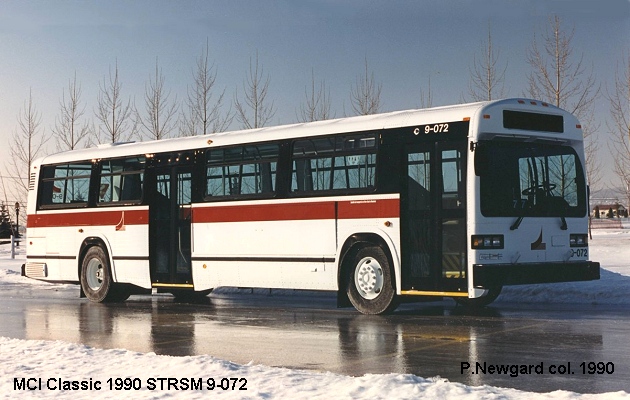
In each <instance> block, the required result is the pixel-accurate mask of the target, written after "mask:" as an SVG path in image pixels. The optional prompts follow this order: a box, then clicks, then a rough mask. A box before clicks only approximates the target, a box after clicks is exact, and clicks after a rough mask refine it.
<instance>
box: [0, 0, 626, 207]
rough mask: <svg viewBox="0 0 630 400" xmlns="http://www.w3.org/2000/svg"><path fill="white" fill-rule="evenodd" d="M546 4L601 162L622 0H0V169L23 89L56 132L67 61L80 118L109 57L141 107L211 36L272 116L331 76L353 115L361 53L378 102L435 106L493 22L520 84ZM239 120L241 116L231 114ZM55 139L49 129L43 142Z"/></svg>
mask: <svg viewBox="0 0 630 400" xmlns="http://www.w3.org/2000/svg"><path fill="white" fill-rule="evenodd" d="M552 15H558V16H559V17H560V18H561V21H562V24H563V27H565V28H566V29H567V30H571V29H575V34H574V37H573V42H572V45H573V49H574V55H575V57H576V61H577V58H578V57H583V59H584V64H585V65H586V66H587V67H588V69H590V68H591V66H592V68H593V74H594V76H595V78H596V79H597V82H598V84H601V88H602V90H601V93H602V96H600V98H599V100H598V101H597V105H596V120H597V124H598V125H599V126H600V129H599V132H598V134H599V136H598V141H600V142H602V143H603V145H602V146H601V147H602V151H601V152H600V153H602V154H601V158H602V159H603V160H604V163H605V165H606V169H609V168H610V165H609V163H610V157H607V153H608V145H607V143H608V142H609V133H608V129H607V126H606V122H607V121H608V120H609V119H610V116H609V111H608V101H607V100H606V98H605V93H606V90H611V89H613V86H612V84H613V80H614V74H615V69H616V67H617V65H618V64H619V63H620V62H622V61H623V60H624V54H625V57H628V54H629V53H630V40H629V39H630V1H628V0H603V1H597V2H595V1H590V0H507V1H506V0H484V1H473V0H449V1H443V0H422V1H415V0H414V1H411V0H409V1H403V0H400V1H374V0H365V1H363V0H347V1H332V0H306V1H300V2H296V1H290V0H271V1H255V0H251V1H250V0H235V1H219V0H217V1H162V0H138V1H121V0H112V1H93V0H92V1H90V0H88V1H73V0H67V1H33V0H20V1H16V0H2V1H1V2H0V143H3V145H2V147H0V154H1V158H2V162H0V171H1V174H2V176H5V177H7V176H8V171H7V169H6V163H7V158H8V153H9V151H8V145H7V142H8V140H9V139H10V138H11V137H12V136H13V135H14V134H15V133H16V132H18V129H19V127H18V115H19V114H20V112H21V111H22V110H23V109H24V108H25V101H26V100H27V99H28V96H29V92H30V93H31V95H32V99H33V104H34V106H35V108H36V110H37V112H38V113H39V114H40V115H41V125H40V132H41V134H42V135H44V136H46V137H47V136H50V134H51V129H52V128H53V126H54V124H55V119H56V118H58V116H59V103H60V100H61V98H62V95H63V94H64V91H67V87H68V82H69V80H70V79H72V78H73V76H74V75H75V74H76V77H77V82H78V83H79V85H80V86H81V89H82V96H81V101H82V103H83V106H84V107H85V114H84V117H83V118H84V120H85V121H88V120H95V118H94V111H95V108H96V104H97V96H98V92H99V87H100V86H102V85H103V82H104V80H105V79H106V77H107V76H108V74H109V71H110V70H112V69H114V68H115V66H116V65H117V66H118V72H119V77H120V82H121V83H122V95H123V97H124V98H129V99H131V101H133V102H135V104H136V107H137V108H138V109H139V110H140V112H142V111H143V109H144V92H145V85H146V84H147V82H148V80H149V79H150V77H151V75H153V74H154V70H155V64H156V60H157V63H158V65H159V67H160V68H161V70H162V75H163V76H164V78H165V88H166V90H168V91H170V93H171V94H170V99H171V100H175V98H177V100H178V101H182V100H183V99H185V97H186V94H187V90H188V88H189V87H190V86H191V85H192V82H193V79H192V72H193V69H194V67H195V63H196V60H197V58H198V57H199V56H200V55H201V54H202V51H203V50H204V49H205V47H206V43H207V44H208V47H209V60H210V62H211V63H212V64H213V65H214V68H215V72H216V78H217V79H216V85H217V88H219V89H221V90H223V89H225V93H226V94H225V96H226V101H227V103H231V102H232V100H233V98H234V97H235V94H236V92H237V91H239V92H240V93H241V95H242V91H243V84H244V81H245V79H246V76H247V73H248V69H249V65H250V60H252V58H255V57H256V54H258V57H259V63H260V66H261V67H262V68H263V73H264V75H265V76H268V77H269V95H268V96H269V99H270V100H272V101H273V103H274V107H275V109H276V113H275V115H274V117H273V118H272V119H271V121H270V122H269V123H268V125H278V124H286V123H293V122H297V120H298V115H299V113H300V106H301V105H303V104H304V103H305V92H306V90H307V87H308V86H310V84H311V77H312V76H314V78H315V80H316V81H317V82H320V81H325V84H326V86H327V87H328V88H329V90H330V99H331V108H332V114H333V116H335V117H344V116H347V115H351V114H352V106H351V100H350V97H351V96H350V93H351V89H352V87H353V85H356V80H357V78H358V77H359V76H361V74H363V72H364V68H365V63H366V61H367V63H368V66H369V70H370V73H373V76H374V80H375V81H376V82H377V83H380V84H381V85H382V92H381V102H382V106H381V111H383V112H386V111H394V110H402V109H411V108H420V107H421V105H422V104H423V103H422V101H421V94H422V93H425V94H427V93H428V92H429V91H430V93H431V96H432V104H433V105H434V106H438V105H446V104H455V103H461V102H462V100H463V99H466V98H467V96H468V85H469V81H470V69H471V67H472V64H473V60H474V57H475V55H477V56H479V54H480V53H481V52H483V49H484V44H483V41H484V40H485V39H486V38H487V35H488V29H489V27H490V29H491V32H492V40H493V45H494V47H495V48H496V50H497V51H498V54H499V64H500V65H502V66H505V68H506V74H505V89H504V94H505V96H506V97H519V96H523V95H524V92H525V89H526V86H527V79H526V78H527V75H528V74H529V73H530V72H531V67H530V66H529V65H528V64H527V62H526V52H527V49H528V48H529V47H531V45H532V40H533V39H534V37H537V38H540V35H541V34H542V33H544V31H545V30H546V29H548V26H549V23H548V21H549V17H550V16H552ZM468 98H469V96H468ZM226 110H227V109H226ZM96 125H97V126H98V124H96ZM240 128H241V126H240V124H239V123H238V122H237V121H236V120H235V121H234V122H233V123H232V125H231V127H230V129H240ZM54 151H55V146H54V144H53V141H49V142H48V149H47V152H54ZM9 201H11V199H9Z"/></svg>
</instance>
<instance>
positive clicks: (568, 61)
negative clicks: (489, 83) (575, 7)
mask: <svg viewBox="0 0 630 400" xmlns="http://www.w3.org/2000/svg"><path fill="white" fill-rule="evenodd" d="M549 25H550V27H549V29H548V30H547V31H546V32H545V33H544V35H543V38H542V39H543V43H542V49H540V48H539V45H538V43H537V41H536V37H534V42H533V43H532V46H531V47H530V48H529V49H528V52H527V61H528V63H529V64H530V65H531V67H532V69H533V71H532V72H531V73H530V74H529V76H528V82H529V95H530V96H531V97H533V98H535V99H539V100H544V101H547V102H549V103H551V104H555V105H556V106H558V107H562V108H564V109H566V110H567V111H569V112H571V113H573V114H575V115H577V116H578V118H579V117H582V116H583V115H584V114H585V113H589V112H591V110H592V108H593V103H594V102H595V100H596V99H597V97H598V96H599V86H598V85H597V84H596V82H595V77H594V75H593V70H592V68H591V70H590V71H587V70H586V67H584V64H583V62H584V56H583V55H581V56H580V57H579V59H577V60H576V59H574V57H573V47H572V45H571V41H572V40H573V34H574V31H575V30H571V31H570V32H565V31H564V30H563V29H562V24H561V21H560V18H559V17H557V16H555V17H553V18H550V20H549ZM541 50H542V51H541Z"/></svg>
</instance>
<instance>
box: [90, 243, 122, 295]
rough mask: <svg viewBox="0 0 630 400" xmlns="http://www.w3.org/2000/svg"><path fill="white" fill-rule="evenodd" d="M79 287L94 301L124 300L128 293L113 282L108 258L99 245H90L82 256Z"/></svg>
mask: <svg viewBox="0 0 630 400" xmlns="http://www.w3.org/2000/svg"><path fill="white" fill-rule="evenodd" d="M81 289H82V290H83V293H85V297H87V298H88V300H90V301H92V302H95V303H103V302H119V301H124V300H126V299H127V298H128V297H129V294H130V293H129V291H128V290H125V289H124V288H123V287H122V286H121V287H117V286H116V284H115V283H114V282H113V280H112V273H111V269H110V266H109V258H108V257H107V254H106V253H105V251H104V250H103V248H102V247H100V246H92V247H90V248H89V249H88V250H87V252H86V253H85V256H84V257H83V261H82V263H81Z"/></svg>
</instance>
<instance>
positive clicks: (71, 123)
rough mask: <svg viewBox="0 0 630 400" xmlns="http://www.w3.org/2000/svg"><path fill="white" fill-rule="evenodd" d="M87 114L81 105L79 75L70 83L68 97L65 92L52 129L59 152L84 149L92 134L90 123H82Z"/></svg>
mask: <svg viewBox="0 0 630 400" xmlns="http://www.w3.org/2000/svg"><path fill="white" fill-rule="evenodd" d="M84 113H85V106H82V105H81V85H79V84H77V74H76V72H75V74H74V78H73V79H72V80H71V81H69V82H68V97H67V98H66V94H65V92H64V93H62V95H61V101H60V102H59V115H58V116H57V119H56V121H55V127H54V128H53V129H52V133H53V137H54V138H55V144H56V146H57V150H58V151H64V150H74V149H77V148H79V147H84V146H83V145H84V144H85V139H86V138H87V136H88V134H90V132H91V127H90V123H89V122H87V121H86V122H83V123H81V122H80V119H81V117H83V114H84Z"/></svg>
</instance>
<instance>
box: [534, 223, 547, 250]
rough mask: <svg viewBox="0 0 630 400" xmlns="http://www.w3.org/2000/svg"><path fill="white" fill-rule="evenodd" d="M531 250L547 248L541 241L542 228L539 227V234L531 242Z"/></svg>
mask: <svg viewBox="0 0 630 400" xmlns="http://www.w3.org/2000/svg"><path fill="white" fill-rule="evenodd" d="M532 250H547V243H544V242H543V230H542V228H540V236H538V239H536V240H535V241H534V242H533V243H532Z"/></svg>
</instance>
